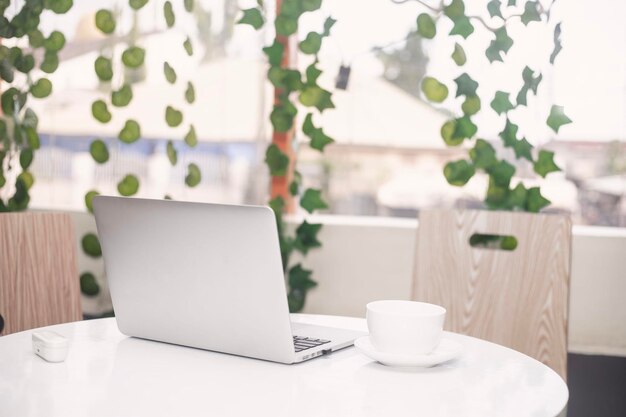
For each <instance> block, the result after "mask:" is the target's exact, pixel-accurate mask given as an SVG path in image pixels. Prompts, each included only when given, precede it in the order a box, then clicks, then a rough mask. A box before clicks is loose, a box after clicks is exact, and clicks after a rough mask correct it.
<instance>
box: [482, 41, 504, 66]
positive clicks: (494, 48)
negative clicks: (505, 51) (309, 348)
mask: <svg viewBox="0 0 626 417" xmlns="http://www.w3.org/2000/svg"><path fill="white" fill-rule="evenodd" d="M485 56H486V57H487V59H488V60H489V62H490V63H494V62H495V61H500V62H503V61H502V52H501V50H500V48H498V44H497V43H496V41H491V43H490V44H489V47H488V48H487V50H486V51H485Z"/></svg>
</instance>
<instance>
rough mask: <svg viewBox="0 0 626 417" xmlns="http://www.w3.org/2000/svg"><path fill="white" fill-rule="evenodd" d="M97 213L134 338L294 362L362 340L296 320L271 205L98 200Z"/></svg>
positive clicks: (113, 287)
mask: <svg viewBox="0 0 626 417" xmlns="http://www.w3.org/2000/svg"><path fill="white" fill-rule="evenodd" d="M93 208H94V213H95V217H96V224H97V228H98V235H99V238H100V244H101V246H102V255H103V258H104V264H105V270H106V276H107V281H108V284H109V290H110V292H111V298H112V301H113V308H114V310H115V317H116V320H117V325H118V327H119V329H120V331H121V332H122V333H124V334H126V335H128V336H135V337H139V338H143V339H150V340H155V341H160V342H167V343H173V344H177V345H183V346H189V347H194V348H200V349H206V350H211V351H216V352H223V353H229V354H233V355H240V356H246V357H250V358H257V359H264V360H268V361H273V362H281V363H286V364H291V363H298V362H302V361H305V360H308V359H312V358H315V357H318V356H321V355H325V354H328V353H331V352H333V351H336V350H338V349H342V348H345V347H348V346H350V345H352V343H353V341H354V340H355V339H356V338H358V337H359V336H362V335H363V333H361V332H355V331H351V330H347V329H337V328H331V327H321V326H314V325H308V324H302V323H292V322H291V321H290V316H289V308H288V306H287V296H286V288H285V279H284V273H283V269H282V261H281V255H280V248H279V243H278V230H277V227H276V219H275V216H274V213H273V211H272V210H271V209H270V208H268V207H261V206H239V205H222V204H204V203H188V202H179V201H168V200H146V199H137V198H124V197H105V196H97V197H95V198H94V200H93Z"/></svg>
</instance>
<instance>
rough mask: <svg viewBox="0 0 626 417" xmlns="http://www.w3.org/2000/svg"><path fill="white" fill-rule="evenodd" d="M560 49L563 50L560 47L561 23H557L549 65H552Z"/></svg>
mask: <svg viewBox="0 0 626 417" xmlns="http://www.w3.org/2000/svg"><path fill="white" fill-rule="evenodd" d="M561 49H563V46H562V45H561V23H557V24H556V26H555V27H554V49H553V50H552V53H551V54H550V64H554V60H555V59H556V57H557V55H558V54H559V52H561Z"/></svg>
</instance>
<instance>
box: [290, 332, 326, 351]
mask: <svg viewBox="0 0 626 417" xmlns="http://www.w3.org/2000/svg"><path fill="white" fill-rule="evenodd" d="M326 343H330V340H324V339H314V338H312V337H302V336H294V337H293V346H294V348H296V352H302V351H303V350H307V349H311V348H314V347H317V346H321V345H324V344H326Z"/></svg>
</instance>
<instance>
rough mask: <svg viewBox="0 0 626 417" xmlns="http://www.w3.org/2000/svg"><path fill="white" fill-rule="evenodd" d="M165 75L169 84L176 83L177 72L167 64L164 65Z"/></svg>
mask: <svg viewBox="0 0 626 417" xmlns="http://www.w3.org/2000/svg"><path fill="white" fill-rule="evenodd" d="M163 74H164V75H165V79H166V80H167V82H168V83H170V84H174V83H175V82H176V71H175V70H174V68H172V67H171V66H170V64H169V63H167V62H164V63H163Z"/></svg>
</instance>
